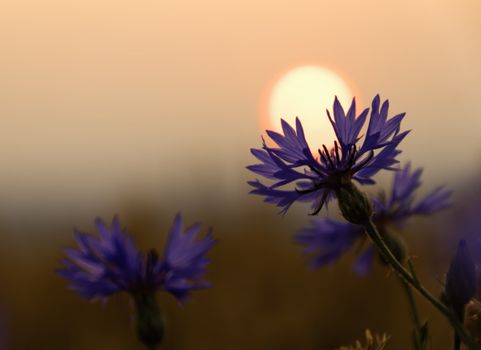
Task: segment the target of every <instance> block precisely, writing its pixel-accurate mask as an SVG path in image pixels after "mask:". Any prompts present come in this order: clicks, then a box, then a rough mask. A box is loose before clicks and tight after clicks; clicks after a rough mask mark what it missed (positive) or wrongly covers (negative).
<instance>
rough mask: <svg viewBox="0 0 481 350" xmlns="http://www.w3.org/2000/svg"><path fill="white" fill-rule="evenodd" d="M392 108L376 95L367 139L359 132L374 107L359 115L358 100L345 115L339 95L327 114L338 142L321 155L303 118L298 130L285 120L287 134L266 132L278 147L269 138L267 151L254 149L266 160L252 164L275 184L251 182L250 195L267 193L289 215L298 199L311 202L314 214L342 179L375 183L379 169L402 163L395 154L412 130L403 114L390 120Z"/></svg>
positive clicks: (321, 151) (266, 195) (264, 147)
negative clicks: (310, 141) (405, 124)
mask: <svg viewBox="0 0 481 350" xmlns="http://www.w3.org/2000/svg"><path fill="white" fill-rule="evenodd" d="M388 109H389V102H388V101H387V100H386V101H384V102H383V103H382V106H381V102H380V97H379V95H377V96H376V97H375V98H374V99H373V101H372V106H371V114H370V119H369V124H368V128H367V131H366V135H365V136H364V137H362V136H359V133H360V131H361V128H362V127H363V126H364V124H365V122H366V119H367V116H368V113H369V109H368V108H366V109H365V110H364V111H362V112H361V113H360V114H359V115H356V101H355V100H354V99H353V101H352V104H351V106H350V108H349V110H348V111H347V113H345V111H344V109H343V107H342V106H341V104H340V103H339V100H338V99H337V97H336V99H335V100H334V106H333V111H334V113H333V117H332V116H331V114H330V113H329V111H327V116H328V118H329V120H330V122H331V125H332V127H333V128H334V131H335V134H336V138H337V140H336V141H335V142H334V146H333V147H332V148H331V149H328V148H327V147H326V146H325V145H323V147H322V149H319V150H318V152H317V153H318V154H319V157H314V156H313V154H312V152H311V149H310V148H309V145H308V144H307V141H306V139H305V136H304V130H303V128H302V125H301V122H300V120H299V119H296V129H295V130H294V128H293V127H292V126H290V125H289V124H288V123H287V122H286V121H284V120H281V124H282V130H283V135H281V134H279V133H277V132H274V131H271V130H267V131H266V133H267V135H268V136H269V137H270V138H271V139H272V140H273V141H274V142H275V143H276V144H277V146H278V147H269V146H267V144H266V142H265V141H264V142H263V148H262V149H251V152H252V154H253V155H254V156H255V157H256V158H257V159H258V160H260V161H261V163H260V164H255V165H250V166H248V167H247V168H248V169H249V170H251V171H253V172H254V173H256V174H258V175H261V176H263V177H265V178H267V179H269V180H273V181H274V183H273V184H271V185H265V184H264V183H262V182H260V181H259V180H256V181H250V182H249V184H250V185H251V186H252V187H254V189H253V190H252V191H251V193H253V194H258V195H261V196H264V197H265V201H266V202H270V203H274V204H276V205H277V206H279V207H281V208H282V210H281V212H282V213H284V214H285V213H286V212H287V210H288V209H289V207H290V206H291V205H292V204H293V203H294V202H296V201H304V202H311V203H312V208H313V210H314V212H313V214H317V213H318V212H319V211H320V210H321V209H322V207H323V205H324V204H326V203H327V202H328V201H329V200H330V199H331V198H333V197H334V196H335V194H336V191H337V190H338V189H339V187H340V186H342V183H345V182H347V181H351V180H356V181H358V182H359V183H361V184H373V183H375V182H374V180H373V179H372V177H373V176H374V175H375V174H376V173H377V172H378V171H379V170H381V169H388V170H393V169H394V168H393V166H394V165H395V164H396V163H397V162H398V161H397V160H396V156H397V155H398V154H399V153H400V152H401V151H399V150H398V149H397V146H398V145H399V143H400V142H401V141H402V140H403V139H404V137H405V136H406V135H407V134H408V131H405V132H401V133H400V125H401V121H402V119H403V118H404V113H401V114H398V115H396V116H394V117H392V118H390V119H387V117H388ZM362 138H363V141H362V142H360V140H361V139H362ZM358 143H359V144H358ZM288 185H293V186H290V187H289V186H288Z"/></svg>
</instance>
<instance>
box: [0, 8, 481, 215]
mask: <svg viewBox="0 0 481 350" xmlns="http://www.w3.org/2000/svg"><path fill="white" fill-rule="evenodd" d="M480 34H481V5H480V3H479V2H478V1H474V0H471V1H468V0H463V1H457V0H449V1H439V0H422V1H405V0H403V1H389V2H379V1H362V2H361V1H334V2H333V1H295V2H289V1H263V2H258V1H242V2H226V1H210V0H208V1H201V2H182V1H175V2H165V1H135V2H133V1H118V0H117V1H105V0H100V1H99V0H95V1H93V0H82V1H52V0H46V1H21V0H15V1H6V2H5V1H4V2H3V3H2V4H1V5H0V47H1V51H2V57H1V67H2V70H1V81H2V84H1V85H0V101H1V103H0V115H1V116H2V121H3V123H2V127H1V128H0V159H1V162H2V176H0V196H1V198H2V206H4V207H5V208H4V209H5V210H7V211H11V210H13V211H16V210H25V209H26V208H28V207H34V206H37V205H38V203H42V208H50V209H52V210H54V211H55V210H58V209H61V208H64V207H65V206H69V205H72V203H75V205H76V206H79V207H84V206H90V207H94V208H96V207H101V206H103V205H105V204H108V203H115V202H116V201H117V200H119V198H122V197H128V196H129V195H131V193H136V194H141V195H142V194H144V195H146V196H151V197H163V198H171V197H175V198H177V199H178V201H179V203H181V202H186V200H189V203H197V204H199V203H202V200H201V199H199V198H195V197H196V196H197V197H202V194H203V193H204V192H206V191H207V192H208V191H211V192H212V193H215V195H212V196H211V197H209V198H210V199H212V198H220V199H222V200H223V201H225V202H228V201H231V202H237V201H238V200H239V198H244V197H243V196H245V192H246V190H247V186H246V185H245V181H246V180H247V179H249V178H252V175H251V174H248V173H247V171H246V170H245V168H244V167H245V165H247V164H249V163H252V162H253V159H252V157H251V156H250V154H249V148H251V147H257V146H259V145H260V135H261V125H262V122H261V118H266V116H265V115H264V114H265V113H264V110H263V108H262V106H263V104H264V103H265V98H266V96H268V95H269V93H270V91H269V88H270V87H271V86H272V81H273V80H275V79H277V78H278V77H279V75H280V74H282V73H283V72H286V71H287V70H288V69H290V68H294V67H297V66H302V65H304V64H315V65H320V66H323V67H326V68H328V69H332V70H333V71H335V72H338V73H339V74H340V75H342V76H343V77H344V78H345V79H346V80H348V81H349V84H351V85H352V86H351V88H353V89H355V91H356V94H357V95H358V98H359V99H360V101H362V103H363V105H364V106H366V104H368V103H369V102H370V100H371V98H372V97H373V96H374V95H375V94H376V93H380V94H381V96H382V97H384V98H389V99H390V100H391V111H392V112H393V113H399V112H403V111H405V112H407V118H406V120H405V127H406V128H411V129H413V132H412V134H411V135H410V136H409V137H408V138H407V139H406V141H405V142H404V144H403V147H402V148H403V150H404V154H403V156H402V159H403V160H408V159H410V160H413V162H414V163H415V164H416V165H422V166H425V168H426V174H427V178H428V179H432V180H435V181H437V182H438V183H439V182H450V183H452V182H456V181H461V180H462V178H463V177H464V176H468V175H466V174H468V172H470V171H473V170H475V169H479V165H478V164H479V163H480V161H481V141H480V139H479V133H480V130H481V116H480V114H479V113H480V112H479V91H481V65H480V63H479V57H480V55H481V41H480V40H479V36H480ZM279 117H282V116H279ZM319 118H325V113H324V111H323V110H322V109H320V110H319ZM446 165H448V166H447V167H446ZM174 194H175V195H174ZM169 196H170V197H169Z"/></svg>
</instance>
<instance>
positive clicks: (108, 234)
mask: <svg viewBox="0 0 481 350" xmlns="http://www.w3.org/2000/svg"><path fill="white" fill-rule="evenodd" d="M95 224H96V227H97V231H98V236H94V235H91V234H88V233H82V232H79V231H75V238H76V241H77V245H78V247H77V248H76V249H74V248H66V249H65V254H66V255H67V258H65V259H63V260H62V262H61V263H62V265H63V268H62V269H61V270H60V271H59V274H60V275H61V276H63V277H64V278H66V279H67V280H68V281H69V282H70V287H71V288H72V289H73V290H75V291H76V292H77V293H78V294H79V295H80V296H81V297H83V298H85V299H90V300H92V299H101V300H105V299H106V298H108V297H109V296H111V295H112V294H114V293H117V292H122V291H124V292H128V293H130V294H131V295H135V294H136V293H142V292H146V291H155V290H165V291H167V292H169V293H171V294H172V295H173V296H174V297H175V298H177V300H179V301H183V300H185V299H186V298H187V297H188V296H189V294H190V292H191V291H192V290H196V289H200V288H205V287H208V284H207V283H206V282H205V281H203V280H202V277H203V275H204V273H205V270H206V266H207V264H208V262H209V261H208V259H207V258H206V256H205V254H206V253H207V252H208V251H209V250H210V249H211V248H212V246H213V245H214V244H215V240H214V239H213V238H212V234H211V232H210V231H209V233H208V234H207V235H206V236H205V237H204V238H202V239H199V237H198V236H199V231H200V226H199V225H194V226H192V227H191V228H188V229H187V230H186V231H184V230H183V228H182V218H181V216H180V215H177V216H176V218H175V221H174V224H173V226H172V228H171V230H170V233H169V237H168V239H167V244H166V247H165V251H164V257H163V258H162V259H159V258H158V256H157V253H156V252H155V251H154V250H151V251H149V253H148V254H147V255H146V256H144V255H143V254H142V253H141V252H140V250H139V249H138V248H137V247H136V245H135V244H134V242H133V240H132V238H131V236H130V235H129V234H128V233H127V232H125V230H123V229H122V227H121V226H120V222H119V219H118V217H114V219H113V221H112V225H111V227H110V228H109V227H107V226H106V225H105V223H104V222H103V221H102V220H100V219H97V220H96V221H95Z"/></svg>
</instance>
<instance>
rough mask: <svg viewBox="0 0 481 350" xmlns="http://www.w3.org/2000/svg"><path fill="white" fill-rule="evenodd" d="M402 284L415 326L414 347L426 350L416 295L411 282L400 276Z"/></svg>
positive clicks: (417, 349) (418, 349)
mask: <svg viewBox="0 0 481 350" xmlns="http://www.w3.org/2000/svg"><path fill="white" fill-rule="evenodd" d="M399 280H400V282H401V285H402V287H403V290H404V294H405V295H406V299H407V301H408V304H409V311H410V314H411V319H412V323H413V327H414V332H413V333H414V339H413V340H414V348H415V349H416V350H424V349H425V344H426V340H425V335H424V334H423V333H424V332H425V331H423V328H424V327H423V325H422V324H421V320H420V318H419V313H418V309H417V306H416V301H415V300H414V295H413V292H412V289H411V286H410V285H409V283H407V282H406V281H405V280H404V279H403V278H399Z"/></svg>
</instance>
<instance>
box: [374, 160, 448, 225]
mask: <svg viewBox="0 0 481 350" xmlns="http://www.w3.org/2000/svg"><path fill="white" fill-rule="evenodd" d="M422 171H423V170H422V168H418V169H415V170H414V171H411V164H410V163H407V164H406V166H405V167H404V168H403V169H400V170H399V171H396V173H395V175H394V182H393V185H392V187H391V192H390V193H389V195H388V196H386V195H385V194H384V193H381V194H380V195H379V196H377V197H375V198H373V200H372V201H373V204H374V212H375V214H374V221H377V222H378V223H382V222H389V223H391V224H393V225H395V226H397V227H399V228H401V227H402V226H404V224H405V222H406V220H407V219H408V218H410V217H411V216H413V215H428V214H432V213H435V212H437V211H439V210H441V209H444V208H447V207H448V206H449V205H450V197H451V194H452V192H451V191H448V190H446V189H445V188H444V187H442V186H440V187H437V188H435V189H434V190H433V191H431V192H430V193H428V194H427V195H426V196H424V197H423V198H422V199H421V200H419V201H417V202H416V200H415V196H416V190H417V189H418V188H419V187H420V186H421V175H422Z"/></svg>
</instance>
